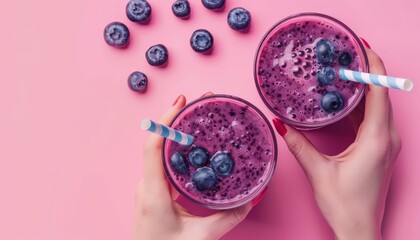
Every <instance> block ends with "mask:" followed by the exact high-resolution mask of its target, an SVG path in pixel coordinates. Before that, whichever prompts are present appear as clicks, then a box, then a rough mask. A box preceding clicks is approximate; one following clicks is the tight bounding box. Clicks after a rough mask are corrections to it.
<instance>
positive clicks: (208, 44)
mask: <svg viewBox="0 0 420 240" xmlns="http://www.w3.org/2000/svg"><path fill="white" fill-rule="evenodd" d="M190 45H191V47H192V49H193V50H194V51H196V52H199V53H207V52H209V51H210V50H211V49H212V47H213V36H212V35H211V33H210V32H209V31H207V30H205V29H198V30H196V31H194V32H193V34H192V35H191V39H190Z"/></svg>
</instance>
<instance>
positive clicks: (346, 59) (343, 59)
mask: <svg viewBox="0 0 420 240" xmlns="http://www.w3.org/2000/svg"><path fill="white" fill-rule="evenodd" d="M352 61H353V57H352V56H351V55H350V53H349V52H346V51H344V52H342V53H340V55H338V62H339V63H340V65H341V66H343V67H347V66H348V65H350V64H351V62H352Z"/></svg>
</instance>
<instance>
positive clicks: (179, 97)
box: [172, 94, 182, 106]
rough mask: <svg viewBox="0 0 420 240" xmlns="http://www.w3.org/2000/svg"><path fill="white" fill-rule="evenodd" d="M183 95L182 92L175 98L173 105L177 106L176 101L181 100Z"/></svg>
mask: <svg viewBox="0 0 420 240" xmlns="http://www.w3.org/2000/svg"><path fill="white" fill-rule="evenodd" d="M181 97H182V94H181V95H179V96H178V97H177V98H176V99H175V102H174V103H172V106H175V105H176V103H177V102H178V101H179V99H181Z"/></svg>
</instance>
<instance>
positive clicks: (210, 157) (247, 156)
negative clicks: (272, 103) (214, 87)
mask: <svg viewBox="0 0 420 240" xmlns="http://www.w3.org/2000/svg"><path fill="white" fill-rule="evenodd" d="M170 126H171V127H172V128H174V129H177V130H179V131H181V132H184V133H186V134H189V135H191V136H193V137H194V142H193V144H192V145H190V146H185V145H181V144H179V143H177V142H173V141H170V140H167V139H165V140H164V143H163V151H162V152H163V164H164V168H165V172H166V175H167V177H168V178H169V180H170V182H171V183H172V185H173V186H174V187H175V188H176V189H177V190H178V192H180V193H181V194H182V195H183V196H184V197H185V198H187V199H189V200H192V201H193V202H196V203H198V204H200V205H202V206H204V207H207V208H211V209H229V208H234V207H238V206H241V205H243V204H245V203H247V202H249V201H251V200H252V199H253V198H254V197H256V196H258V194H259V193H261V191H262V190H264V188H265V187H266V186H267V184H268V182H269V181H270V179H271V177H272V175H273V173H274V169H275V166H276V161H277V143H276V139H275V135H274V132H273V129H272V127H271V125H270V123H269V121H268V120H267V118H266V117H265V116H264V115H263V114H262V113H261V111H260V110H258V109H257V108H256V107H255V106H254V105H252V104H251V103H249V102H247V101H245V100H243V99H240V98H238V97H234V96H230V95H211V96H207V97H202V98H200V99H198V100H195V101H193V102H191V103H189V104H188V105H186V106H185V107H184V108H183V109H182V110H181V111H180V112H179V113H178V115H177V116H176V117H175V118H174V120H173V121H172V123H171V125H170Z"/></svg>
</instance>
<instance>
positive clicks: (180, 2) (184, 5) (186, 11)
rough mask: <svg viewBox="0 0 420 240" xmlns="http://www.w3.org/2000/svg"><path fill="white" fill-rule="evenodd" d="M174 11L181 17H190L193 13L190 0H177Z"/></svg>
mask: <svg viewBox="0 0 420 240" xmlns="http://www.w3.org/2000/svg"><path fill="white" fill-rule="evenodd" d="M172 13H173V14H174V15H175V16H176V17H179V18H183V19H185V18H188V17H189V16H190V13H191V8H190V3H189V2H188V0H177V1H175V2H174V3H173V4H172Z"/></svg>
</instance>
